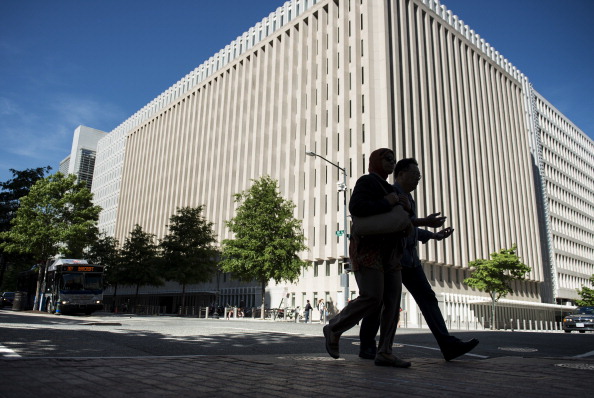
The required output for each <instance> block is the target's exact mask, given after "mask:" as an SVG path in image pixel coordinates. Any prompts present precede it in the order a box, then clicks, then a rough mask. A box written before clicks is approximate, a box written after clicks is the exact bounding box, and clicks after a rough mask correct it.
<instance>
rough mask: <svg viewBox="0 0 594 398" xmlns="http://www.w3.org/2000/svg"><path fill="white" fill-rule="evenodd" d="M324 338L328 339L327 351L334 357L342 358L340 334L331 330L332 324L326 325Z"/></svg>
mask: <svg viewBox="0 0 594 398" xmlns="http://www.w3.org/2000/svg"><path fill="white" fill-rule="evenodd" d="M322 330H323V331H324V338H325V339H326V351H327V352H328V354H330V356H331V357H332V358H334V359H338V358H340V352H339V351H338V339H339V338H340V336H337V335H335V334H334V333H332V330H330V325H326V326H324V328H323V329H322Z"/></svg>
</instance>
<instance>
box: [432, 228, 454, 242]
mask: <svg viewBox="0 0 594 398" xmlns="http://www.w3.org/2000/svg"><path fill="white" fill-rule="evenodd" d="M453 232H454V228H452V227H448V228H445V229H442V230H441V231H439V232H436V233H435V239H436V240H444V239H445V238H449V237H450V235H452V233H453Z"/></svg>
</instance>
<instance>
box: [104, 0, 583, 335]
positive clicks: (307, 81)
mask: <svg viewBox="0 0 594 398" xmlns="http://www.w3.org/2000/svg"><path fill="white" fill-rule="evenodd" d="M379 147H391V148H394V150H395V152H396V155H397V156H398V157H415V158H417V159H418V161H419V166H420V168H421V170H422V172H423V180H422V182H421V184H420V185H419V188H418V189H417V192H416V199H417V203H418V207H419V213H420V214H429V213H432V212H435V211H441V212H442V213H444V214H445V215H447V216H448V226H452V227H454V228H455V230H456V232H455V235H454V236H453V237H452V238H450V239H447V240H445V241H442V242H430V243H428V244H427V245H423V246H422V247H421V250H420V253H421V256H422V259H423V263H424V267H425V271H426V272H427V274H428V276H429V278H430V280H431V283H432V284H433V285H434V287H435V290H436V291H437V292H438V293H439V297H440V299H441V300H442V301H443V310H444V312H445V314H446V317H447V318H448V319H449V320H450V321H451V320H457V321H458V322H466V323H469V322H475V323H476V322H477V321H481V322H482V316H483V314H484V312H485V309H486V307H487V303H488V299H487V298H486V297H485V295H484V294H480V293H479V292H476V291H474V290H472V289H469V288H468V287H467V286H466V285H464V284H463V283H462V280H463V279H464V278H465V277H467V276H468V275H469V270H468V262H469V261H472V260H474V259H477V258H488V256H489V254H490V253H492V252H495V251H498V250H499V249H501V248H505V247H511V246H512V245H513V244H514V243H515V244H517V245H518V249H519V254H520V256H521V257H522V259H523V261H524V262H525V263H526V264H528V265H529V266H530V267H531V268H532V271H531V272H530V274H529V276H528V279H527V280H526V281H524V282H521V283H517V284H516V286H514V288H515V289H514V293H513V294H512V295H510V296H509V299H508V300H507V301H505V302H504V303H503V304H504V305H503V306H502V307H503V308H502V309H501V311H503V312H504V314H505V319H510V318H514V317H520V316H522V317H524V319H526V318H530V319H551V317H552V316H554V315H555V311H556V312H557V313H560V307H557V306H555V305H554V303H556V302H559V303H564V302H568V301H570V300H572V299H574V298H575V296H576V295H575V292H574V291H573V290H572V289H575V288H576V287H579V284H580V282H582V281H585V280H586V279H587V278H588V277H589V276H590V275H591V274H593V273H594V260H593V258H594V256H592V251H593V249H594V243H593V239H592V232H591V231H592V230H593V228H592V224H593V222H594V218H593V216H592V214H594V213H593V212H592V203H593V201H592V199H593V198H592V194H593V185H594V184H593V178H594V171H593V170H592V167H591V165H592V153H593V152H594V151H593V150H592V149H593V143H592V140H590V139H589V138H587V137H586V135H585V134H584V133H583V132H581V131H580V130H579V129H577V128H576V127H575V126H573V125H572V124H571V122H569V121H568V120H567V119H566V118H565V117H564V116H563V115H561V114H560V113H559V112H558V111H557V110H556V109H555V108H554V107H553V106H552V105H550V104H548V103H547V102H546V100H544V99H543V98H542V97H541V96H540V95H539V94H538V93H537V92H536V91H534V89H533V88H532V86H531V85H530V83H529V81H528V78H527V77H526V76H524V75H523V74H522V73H521V72H520V71H518V70H517V69H516V68H515V67H514V66H513V65H512V64H511V63H510V62H509V61H508V60H506V59H505V58H504V57H503V56H502V55H501V54H499V53H498V52H497V51H496V50H495V49H493V48H492V47H491V46H490V45H489V44H488V43H486V42H485V41H484V40H483V39H482V38H480V36H478V35H477V34H476V33H475V32H474V31H472V30H471V29H470V28H469V27H468V26H467V25H465V24H463V23H462V22H461V21H459V20H458V18H457V17H456V16H454V15H452V14H451V12H450V11H448V10H447V9H446V8H445V7H444V6H443V5H441V4H440V3H439V2H438V1H436V0H395V1H383V2H382V1H366V0H325V1H315V0H310V1H307V0H293V1H289V2H287V3H285V5H283V6H282V7H280V8H278V9H277V10H276V11H275V12H274V13H272V14H270V15H269V16H268V17H267V18H264V19H263V20H262V21H261V22H260V23H258V24H256V26H254V27H253V28H251V29H250V30H249V31H248V32H245V33H244V34H243V35H242V36H240V37H238V38H237V40H235V41H234V42H232V43H230V44H229V45H228V46H226V47H225V48H224V49H222V50H221V51H220V52H219V53H217V54H215V55H214V56H213V57H211V58H210V59H209V60H207V61H206V62H205V63H204V64H202V65H200V66H199V67H198V68H196V69H195V70H194V71H192V72H190V73H189V74H188V75H186V76H185V77H184V78H182V79H181V80H180V81H179V82H178V83H176V84H175V85H174V86H172V87H171V88H170V89H168V90H167V91H166V92H164V93H163V94H161V95H160V96H159V97H157V98H155V99H154V100H153V101H151V102H150V103H149V104H148V105H147V106H145V107H144V108H143V109H141V110H140V111H138V112H137V113H136V114H134V115H133V116H131V117H130V118H129V119H128V120H126V121H125V122H123V123H122V124H121V125H120V126H118V127H117V128H116V129H115V130H114V131H112V132H111V133H110V134H108V135H107V136H105V138H103V139H102V140H101V141H100V142H99V143H98V146H97V161H96V169H95V174H94V180H93V192H94V194H95V200H96V204H98V205H100V206H101V207H102V208H103V209H104V210H103V212H102V214H101V216H100V228H101V229H102V230H104V231H106V232H107V233H108V234H110V235H113V236H115V237H116V238H117V239H119V240H120V241H123V240H124V239H125V237H126V236H127V234H128V233H129V231H131V230H132V228H133V226H134V225H135V224H140V225H141V226H142V227H143V228H144V229H145V230H146V231H148V232H151V233H154V234H156V235H157V237H162V236H163V235H164V234H165V233H166V224H167V222H168V219H169V216H170V215H171V214H173V213H174V212H175V210H176V208H177V207H181V206H196V205H201V204H204V205H206V208H205V216H206V218H207V219H209V220H211V221H212V222H214V225H215V231H216V234H217V235H218V237H219V239H221V240H222V239H225V238H228V237H229V231H227V229H226V228H225V226H224V222H225V221H226V220H229V219H231V218H232V217H233V215H234V211H235V206H234V203H233V194H235V193H238V192H240V191H243V190H245V189H247V188H248V187H249V186H250V185H251V180H252V179H255V178H259V177H260V176H263V175H270V176H271V177H272V178H274V179H277V180H278V181H279V184H280V190H281V192H282V194H283V196H285V197H286V198H288V199H290V200H292V201H293V202H294V203H295V204H296V205H297V207H296V210H295V216H296V217H298V218H300V219H302V220H303V227H304V230H305V235H306V238H307V245H308V250H307V251H305V252H304V253H301V256H302V258H304V259H306V260H308V261H309V262H310V263H311V267H310V268H308V269H306V270H304V272H303V275H302V277H301V278H300V280H299V281H298V282H297V283H296V284H293V285H281V286H275V285H274V284H273V283H272V284H271V285H270V286H269V290H268V294H269V297H267V302H268V303H269V305H270V306H271V307H276V306H280V305H286V304H287V303H288V305H289V306H300V307H303V305H304V304H305V300H306V299H309V300H313V301H312V302H315V301H317V299H319V298H324V299H325V300H326V302H328V303H330V304H331V306H334V307H335V308H336V309H340V308H341V307H342V305H344V302H343V300H342V297H344V291H343V290H344V288H343V287H342V286H341V283H340V274H341V273H342V269H341V266H340V264H339V259H340V258H341V256H342V254H343V248H342V247H343V246H342V241H341V238H340V237H339V236H337V235H336V231H338V230H342V229H343V227H342V217H343V213H342V212H343V208H342V200H341V196H342V194H341V193H340V192H338V191H337V185H336V184H337V182H341V181H342V176H341V174H340V171H339V170H338V169H337V168H335V167H333V166H332V165H329V164H327V163H325V162H321V161H319V160H316V159H314V158H308V157H306V155H305V152H306V151H313V152H315V153H317V154H319V155H321V156H323V157H325V158H327V159H328V160H330V161H332V162H334V163H336V164H338V165H339V166H340V167H344V168H346V170H347V174H348V175H347V186H348V194H349V195H350V191H351V190H352V188H353V186H354V184H355V182H356V180H357V178H358V177H359V176H360V175H362V174H364V173H366V172H367V157H368V156H369V154H370V153H371V151H373V150H374V149H376V148H379ZM350 279H351V280H350V291H349V292H347V296H349V297H354V296H356V285H355V283H354V278H352V276H351V278H350ZM244 287H246V286H244ZM225 288H226V287H223V289H225ZM246 288H248V287H246ZM196 290H197V291H201V290H202V291H206V290H208V289H207V288H206V287H200V286H198V287H196ZM248 290H249V289H248ZM248 290H246V291H245V293H246V294H249V295H250V298H249V300H248V301H249V302H258V301H259V298H257V297H253V296H252V295H256V294H257V289H255V290H254V291H253V292H251V290H250V293H247V292H248ZM145 292H146V293H151V291H150V290H149V289H145ZM156 293H157V292H152V293H151V294H156ZM242 294H243V293H242ZM404 294H405V300H404V304H403V306H404V307H405V310H406V311H407V312H406V313H407V316H408V319H407V322H409V323H410V324H413V325H418V324H421V323H422V317H421V316H420V314H419V313H418V310H417V308H416V306H415V305H414V303H413V302H411V301H410V298H409V297H408V295H407V294H406V292H405V293H404ZM543 302H544V303H546V304H543ZM231 304H237V303H231ZM557 315H559V314H557Z"/></svg>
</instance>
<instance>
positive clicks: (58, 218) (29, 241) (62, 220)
mask: <svg viewBox="0 0 594 398" xmlns="http://www.w3.org/2000/svg"><path fill="white" fill-rule="evenodd" d="M92 197H93V195H92V194H91V192H90V191H89V190H88V188H86V185H85V183H82V182H81V183H77V182H76V176H75V175H69V176H64V175H63V174H62V173H56V174H53V175H50V176H48V177H46V178H43V179H40V180H38V181H37V182H36V183H35V184H34V185H33V186H32V187H31V189H30V191H29V193H28V194H27V195H26V196H24V197H22V198H20V204H19V207H18V209H17V211H16V215H15V217H14V218H13V219H12V220H11V225H12V227H11V228H10V230H8V231H6V232H1V233H0V240H2V243H0V248H2V249H3V250H5V251H7V252H9V253H20V254H29V255H31V256H32V258H33V259H34V260H35V262H37V263H40V264H45V263H46V261H47V260H48V259H50V258H51V257H53V256H55V255H56V254H58V253H61V254H63V255H64V256H66V257H70V258H80V257H82V254H83V249H84V248H85V247H86V246H88V245H89V244H90V243H91V242H93V241H94V240H95V239H96V236H97V220H98V219H99V212H100V211H101V208H100V207H99V206H94V205H93V203H92ZM44 269H45V267H43V266H42V267H39V279H38V280H39V281H42V279H43V278H42V275H43V270H44ZM39 283H40V282H38V284H39ZM37 291H39V286H38V289H37ZM37 302H38V301H36V303H37Z"/></svg>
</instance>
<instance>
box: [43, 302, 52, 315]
mask: <svg viewBox="0 0 594 398" xmlns="http://www.w3.org/2000/svg"><path fill="white" fill-rule="evenodd" d="M45 310H46V311H47V313H48V314H53V313H54V311H53V309H52V302H51V301H48V302H47V304H46V305H45Z"/></svg>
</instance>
